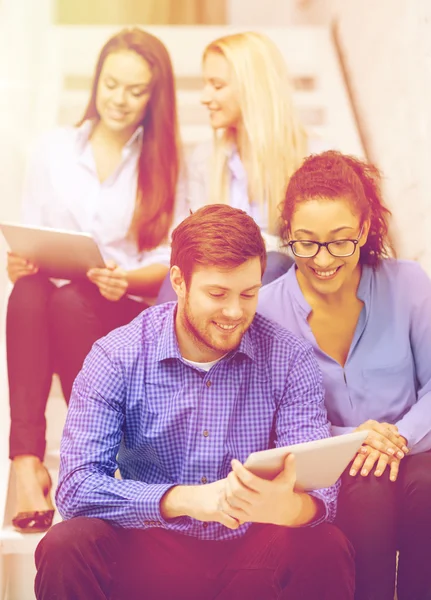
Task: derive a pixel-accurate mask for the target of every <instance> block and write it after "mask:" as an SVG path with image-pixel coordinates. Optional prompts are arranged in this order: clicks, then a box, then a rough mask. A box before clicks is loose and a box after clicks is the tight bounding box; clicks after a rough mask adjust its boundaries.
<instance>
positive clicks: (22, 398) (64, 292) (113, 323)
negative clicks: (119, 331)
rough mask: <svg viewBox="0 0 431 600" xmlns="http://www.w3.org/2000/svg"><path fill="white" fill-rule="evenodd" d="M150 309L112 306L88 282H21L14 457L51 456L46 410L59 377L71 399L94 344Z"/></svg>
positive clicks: (12, 365) (38, 278)
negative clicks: (47, 453)
mask: <svg viewBox="0 0 431 600" xmlns="http://www.w3.org/2000/svg"><path fill="white" fill-rule="evenodd" d="M145 306H146V305H144V304H141V303H139V302H135V301H133V300H130V299H129V298H122V299H121V300H119V301H118V302H110V301H109V300H106V299H105V298H103V296H101V294H100V293H99V290H98V288H97V287H96V286H95V285H94V284H92V283H90V282H87V281H82V282H76V283H69V284H67V285H64V286H63V287H60V288H57V287H56V286H55V285H54V284H53V283H52V282H51V281H50V280H49V279H48V278H47V277H45V276H43V275H41V274H36V275H30V276H27V277H23V278H22V279H19V280H18V281H17V282H16V283H15V285H14V287H13V290H12V293H11V295H10V298H9V304H8V309H7V322H6V340H7V363H8V376H9V397H10V409H11V432H10V458H11V459H13V458H14V457H15V456H17V455H20V454H32V455H34V456H38V457H39V458H40V459H41V460H43V457H44V454H45V446H46V442H45V426H46V423H45V408H46V403H47V399H48V394H49V390H50V387H51V380H52V375H53V373H55V372H56V373H58V374H59V376H60V379H61V385H62V388H63V393H64V396H65V398H66V401H69V397H70V393H71V390H72V384H73V381H74V379H75V377H76V375H77V374H78V372H79V371H80V369H81V366H82V363H83V361H84V358H85V357H86V355H87V354H88V352H89V351H90V349H91V346H92V345H93V343H94V342H95V341H96V340H97V339H99V338H100V337H102V336H104V335H106V334H107V333H108V332H109V331H111V330H112V329H114V328H115V327H119V326H120V325H125V324H126V323H128V322H129V321H131V320H132V319H133V318H134V317H135V316H137V315H138V314H139V313H140V312H141V310H143V309H144V308H145Z"/></svg>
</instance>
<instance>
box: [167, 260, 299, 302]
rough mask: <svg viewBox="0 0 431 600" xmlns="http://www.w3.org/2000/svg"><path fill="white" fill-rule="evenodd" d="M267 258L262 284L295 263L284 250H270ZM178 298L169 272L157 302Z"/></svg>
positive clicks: (277, 276) (279, 274) (269, 281)
mask: <svg viewBox="0 0 431 600" xmlns="http://www.w3.org/2000/svg"><path fill="white" fill-rule="evenodd" d="M267 259H268V260H267V265H266V269H265V273H264V274H263V277H262V285H266V284H267V283H271V281H274V279H278V278H279V277H281V276H282V275H284V274H285V273H287V271H288V270H289V269H290V267H291V266H292V265H293V263H294V261H293V259H292V258H291V257H290V256H288V255H287V254H284V253H283V252H268V255H267ZM176 299H177V295H176V294H175V292H174V290H173V289H172V285H171V280H170V277H169V273H168V274H167V275H166V277H165V279H164V280H163V283H162V287H161V288H160V291H159V295H158V297H157V302H156V304H163V302H171V301H172V300H176Z"/></svg>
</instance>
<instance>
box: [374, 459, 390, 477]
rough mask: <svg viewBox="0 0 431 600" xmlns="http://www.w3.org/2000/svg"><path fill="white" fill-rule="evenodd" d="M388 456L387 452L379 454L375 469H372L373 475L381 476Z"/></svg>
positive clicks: (387, 461)
mask: <svg viewBox="0 0 431 600" xmlns="http://www.w3.org/2000/svg"><path fill="white" fill-rule="evenodd" d="M389 460H390V458H389V456H388V455H387V454H380V457H379V460H378V461H377V465H376V469H375V471H374V475H375V476H376V477H381V476H382V475H383V473H384V471H385V469H386V467H387V465H388V463H389Z"/></svg>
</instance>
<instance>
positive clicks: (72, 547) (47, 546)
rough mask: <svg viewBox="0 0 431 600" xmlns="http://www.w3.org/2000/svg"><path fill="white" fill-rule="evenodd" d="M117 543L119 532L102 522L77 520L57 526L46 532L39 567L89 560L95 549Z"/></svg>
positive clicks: (39, 550) (85, 519) (84, 518)
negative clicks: (116, 537)
mask: <svg viewBox="0 0 431 600" xmlns="http://www.w3.org/2000/svg"><path fill="white" fill-rule="evenodd" d="M112 543H115V529H114V527H112V525H109V523H107V522H106V521H102V520H101V519H90V518H86V517H76V518H74V519H70V520H67V521H62V522H61V523H57V524H56V525H54V526H53V527H51V529H50V530H49V531H48V532H47V533H46V535H45V536H44V537H43V538H42V540H41V541H40V542H39V545H38V546H37V548H36V553H35V561H36V568H37V569H40V568H42V567H43V566H44V565H49V567H50V569H53V568H56V567H55V565H56V564H61V565H67V564H70V563H71V562H73V560H74V559H77V560H85V556H89V557H90V556H91V555H92V553H93V552H94V548H95V546H97V547H98V548H100V547H103V545H106V544H112Z"/></svg>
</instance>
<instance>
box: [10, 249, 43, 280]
mask: <svg viewBox="0 0 431 600" xmlns="http://www.w3.org/2000/svg"><path fill="white" fill-rule="evenodd" d="M38 270H39V269H38V267H36V266H35V265H33V264H32V263H31V262H30V261H28V260H27V259H25V258H22V257H21V256H17V255H16V254H12V253H11V252H8V253H7V274H8V276H9V279H10V280H11V282H12V283H15V282H16V281H18V279H21V277H26V276H27V275H34V274H35V273H37V272H38Z"/></svg>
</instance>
